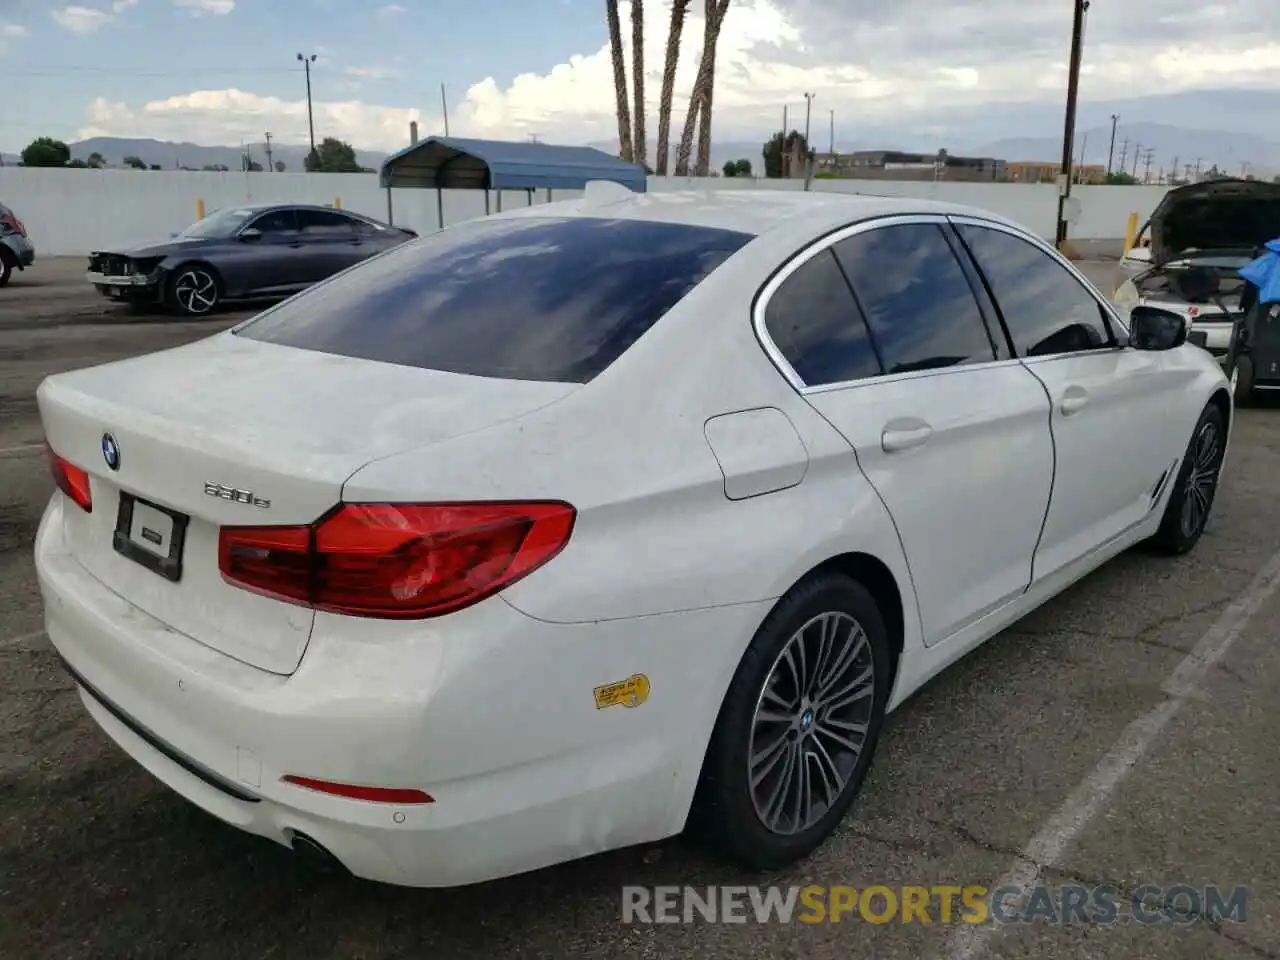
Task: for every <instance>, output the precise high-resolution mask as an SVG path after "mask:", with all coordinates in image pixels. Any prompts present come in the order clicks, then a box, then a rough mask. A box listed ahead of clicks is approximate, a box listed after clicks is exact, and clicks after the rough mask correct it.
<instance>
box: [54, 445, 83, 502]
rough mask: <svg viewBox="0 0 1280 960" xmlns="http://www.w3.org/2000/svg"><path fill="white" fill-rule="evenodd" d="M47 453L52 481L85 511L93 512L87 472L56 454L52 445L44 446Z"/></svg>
mask: <svg viewBox="0 0 1280 960" xmlns="http://www.w3.org/2000/svg"><path fill="white" fill-rule="evenodd" d="M46 450H47V452H48V455H49V472H50V473H52V474H53V482H54V483H56V484H57V485H58V489H59V490H61V491H62V492H63V493H65V494H66V495H67V496H68V497H70V498H71V500H72V501H73V502H74V503H75V504H76V506H78V507H79V508H80V509H81V510H83V511H84V512H85V513H92V512H93V494H92V493H91V492H90V491H89V474H87V473H85V472H84V471H83V470H81V469H80V468H79V467H77V466H76V465H75V464H74V463H72V462H71V461H69V460H67V459H65V458H63V457H60V456H58V455H57V454H56V453H54V452H53V448H52V447H46Z"/></svg>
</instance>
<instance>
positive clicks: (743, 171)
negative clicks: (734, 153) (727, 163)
mask: <svg viewBox="0 0 1280 960" xmlns="http://www.w3.org/2000/svg"><path fill="white" fill-rule="evenodd" d="M737 166H738V176H740V177H749V176H751V161H750V160H748V159H747V158H746V157H743V158H742V159H741V160H739V161H738V163H737Z"/></svg>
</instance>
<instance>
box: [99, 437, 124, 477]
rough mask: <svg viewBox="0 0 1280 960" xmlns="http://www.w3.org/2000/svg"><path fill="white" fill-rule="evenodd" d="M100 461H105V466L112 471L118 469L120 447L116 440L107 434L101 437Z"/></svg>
mask: <svg viewBox="0 0 1280 960" xmlns="http://www.w3.org/2000/svg"><path fill="white" fill-rule="evenodd" d="M102 459H103V460H105V461H107V466H108V467H110V468H111V469H112V470H119V469H120V447H119V445H118V444H117V443H116V438H115V437H113V436H112V435H111V434H109V433H104V434H103V435H102Z"/></svg>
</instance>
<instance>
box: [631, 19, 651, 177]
mask: <svg viewBox="0 0 1280 960" xmlns="http://www.w3.org/2000/svg"><path fill="white" fill-rule="evenodd" d="M631 71H632V83H634V84H635V89H636V98H635V101H634V102H633V103H632V105H631V106H632V109H633V111H634V112H635V122H636V134H635V137H634V138H633V143H632V146H633V148H634V151H635V155H634V157H633V159H634V160H635V162H636V163H639V164H642V165H643V164H644V162H645V154H646V153H647V152H648V149H649V148H648V144H647V143H646V142H645V140H646V136H645V129H644V0H631Z"/></svg>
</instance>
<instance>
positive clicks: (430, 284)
mask: <svg viewBox="0 0 1280 960" xmlns="http://www.w3.org/2000/svg"><path fill="white" fill-rule="evenodd" d="M752 239H753V238H752V236H751V235H750V234H745V233H737V232H733V231H728V230H716V229H709V228H706V227H695V226H687V225H682V224H671V223H653V222H648V221H643V220H606V219H591V218H555V219H552V218H541V217H539V218H523V217H521V218H512V219H507V220H503V219H498V220H489V219H482V220H474V221H470V222H468V223H463V224H459V225H458V226H456V227H450V228H449V229H447V230H443V231H440V232H438V233H434V234H431V235H429V236H426V237H424V238H422V239H420V240H416V241H412V242H410V243H407V244H403V245H401V246H399V247H396V248H394V249H393V250H391V251H390V252H388V253H385V254H382V255H380V256H378V257H375V258H373V259H371V260H369V261H368V262H366V263H365V264H363V265H361V266H360V267H358V268H356V269H354V270H352V271H350V272H348V273H345V274H343V275H342V276H339V277H337V278H335V279H334V280H332V281H330V282H328V283H324V284H320V285H318V286H316V287H313V288H311V289H310V290H308V291H307V292H306V293H303V294H301V295H299V296H297V297H294V298H293V299H292V300H288V301H286V302H285V303H282V304H280V305H279V306H277V307H274V308H272V309H270V310H268V311H266V312H265V313H263V314H261V315H260V316H259V317H258V318H257V319H255V320H253V321H251V322H250V323H248V324H246V325H245V326H243V327H241V328H240V329H239V330H238V331H237V333H238V334H239V335H240V336H242V337H247V338H249V339H251V340H260V341H263V342H266V343H278V344H282V345H285V346H290V347H300V348H302V349H304V350H318V351H321V352H324V353H332V354H338V355H340V356H345V357H357V358H361V359H365V360H379V361H383V362H385V363H396V364H403V365H407V366H414V367H423V368H427V369H431V370H443V371H446V372H449V373H464V374H471V375H474V376H481V377H500V378H505V379H513V380H548V381H562V382H567V383H586V382H588V381H589V380H591V379H592V378H593V377H596V376H597V375H599V374H600V373H601V372H602V371H604V370H605V369H606V368H607V367H608V366H609V365H610V364H611V363H613V362H614V361H615V360H617V359H618V357H620V356H622V354H623V353H624V352H626V350H627V348H628V347H630V346H631V345H632V344H633V343H635V341H636V340H637V339H639V338H640V336H641V335H643V334H644V332H645V331H646V330H648V329H649V328H650V327H652V326H653V325H654V324H655V323H657V322H658V320H659V319H660V318H661V317H662V316H663V315H664V314H665V313H666V312H667V311H668V310H670V309H671V308H672V307H673V306H674V305H675V304H676V303H677V302H678V301H679V300H680V299H681V298H682V297H684V296H685V294H687V293H688V292H689V291H690V290H692V289H693V288H694V287H695V286H697V285H698V284H699V283H700V282H702V280H703V279H705V278H706V277H707V275H708V274H710V273H711V272H712V271H713V270H715V269H716V267H718V266H719V265H720V264H721V263H723V262H724V261H725V260H726V259H727V258H728V257H729V256H731V255H732V254H733V253H734V252H735V251H736V250H738V249H739V248H741V247H742V246H744V245H745V244H746V243H748V242H750V241H751V240H752Z"/></svg>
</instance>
